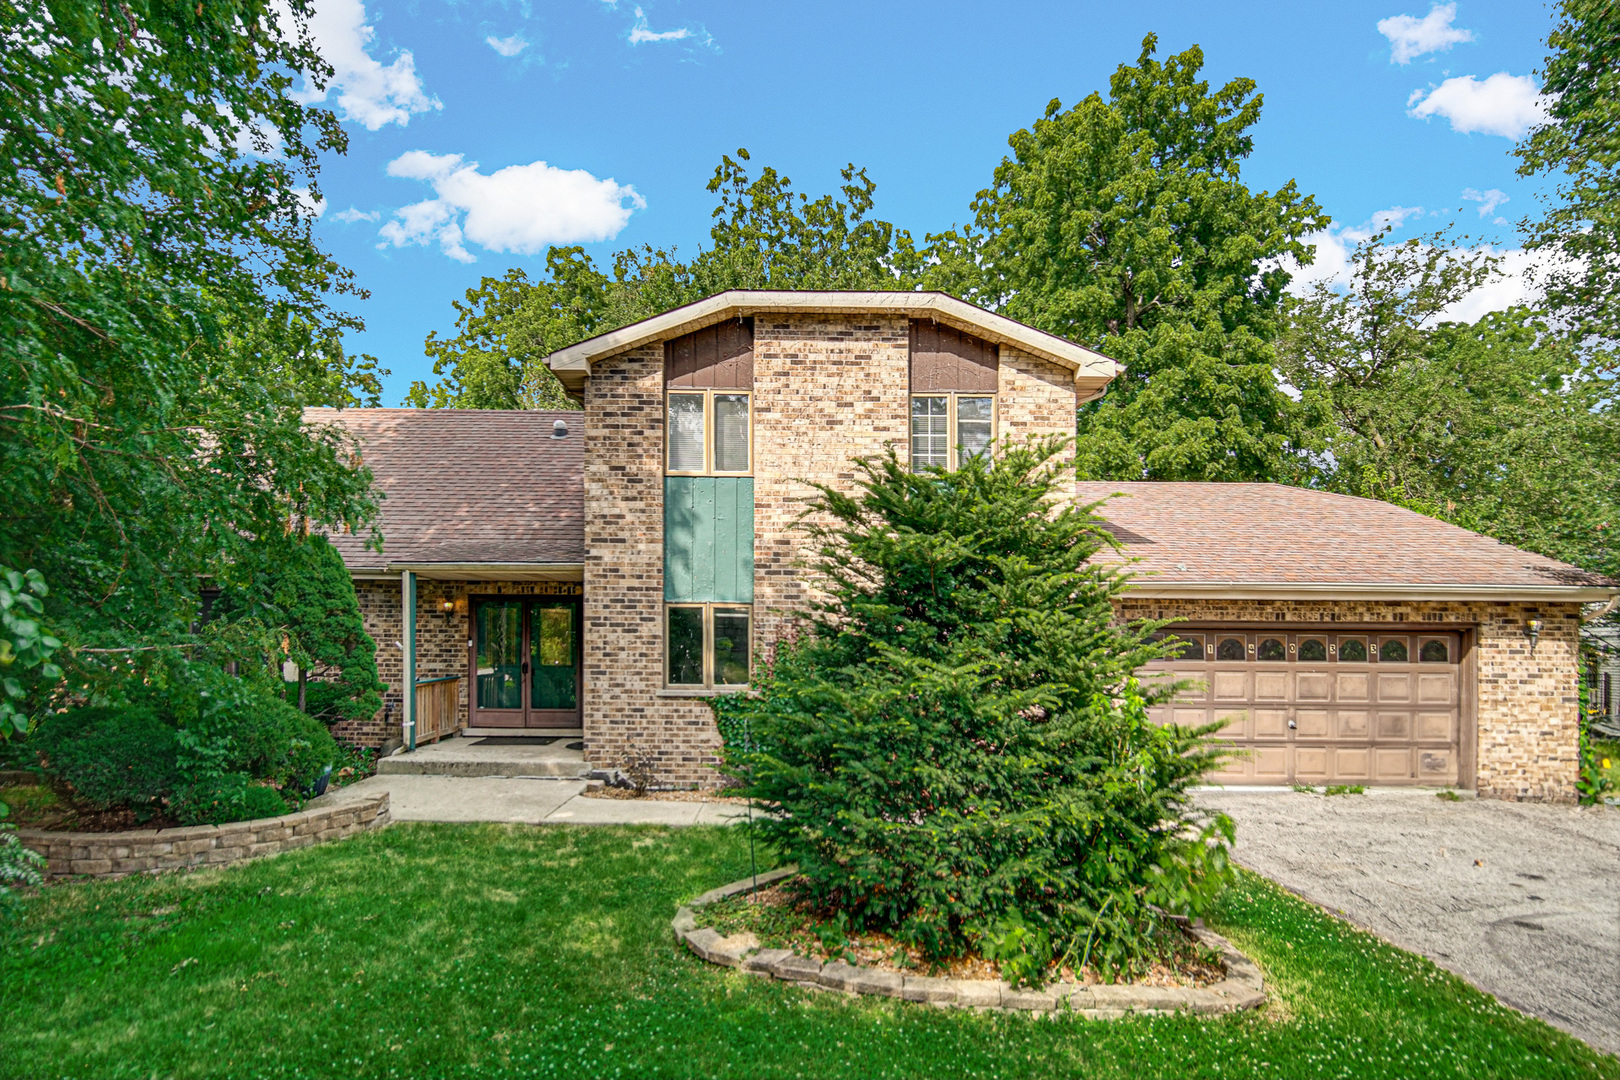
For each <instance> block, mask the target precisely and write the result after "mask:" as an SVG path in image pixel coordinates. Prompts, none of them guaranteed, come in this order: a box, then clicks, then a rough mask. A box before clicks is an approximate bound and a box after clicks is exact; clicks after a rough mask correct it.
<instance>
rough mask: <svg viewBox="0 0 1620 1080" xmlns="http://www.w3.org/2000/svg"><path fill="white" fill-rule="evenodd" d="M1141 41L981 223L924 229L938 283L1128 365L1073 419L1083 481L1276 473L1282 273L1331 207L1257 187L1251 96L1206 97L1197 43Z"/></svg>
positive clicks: (1006, 167)
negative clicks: (1170, 48) (934, 231)
mask: <svg viewBox="0 0 1620 1080" xmlns="http://www.w3.org/2000/svg"><path fill="white" fill-rule="evenodd" d="M1157 43H1158V39H1157V38H1156V37H1155V36H1153V35H1149V36H1148V38H1147V39H1146V40H1145V41H1144V42H1143V44H1142V52H1141V55H1140V57H1139V58H1138V60H1137V62H1136V64H1135V66H1131V65H1125V64H1122V65H1120V67H1119V69H1118V70H1117V71H1116V72H1115V73H1114V75H1113V77H1112V79H1111V80H1110V82H1109V87H1110V93H1109V96H1108V98H1107V99H1104V98H1103V97H1102V95H1100V94H1092V95H1091V96H1089V97H1087V98H1086V99H1085V100H1083V101H1081V102H1080V103H1079V104H1078V105H1075V106H1074V107H1072V108H1070V109H1068V110H1064V109H1063V107H1062V105H1061V103H1060V102H1058V101H1057V100H1055V99H1054V100H1053V101H1052V103H1051V104H1050V105H1048V106H1047V109H1046V114H1045V115H1044V116H1043V117H1042V118H1041V119H1040V120H1037V121H1036V122H1035V124H1034V125H1033V126H1032V127H1031V128H1029V129H1025V130H1021V131H1018V132H1015V133H1014V134H1013V135H1012V136H1011V137H1010V138H1009V139H1008V143H1009V145H1010V146H1011V148H1012V151H1013V152H1012V156H1011V157H1008V158H1005V159H1003V161H1002V162H1001V164H1000V165H998V166H997V167H996V170H995V178H994V184H993V186H991V187H990V188H988V189H986V190H984V191H981V192H980V193H979V194H978V197H977V198H976V199H975V200H974V201H973V206H972V210H973V214H974V217H973V221H972V223H971V224H970V225H969V226H968V227H966V228H964V229H961V230H952V231H950V232H947V233H945V234H943V235H941V236H937V237H930V238H929V239H930V240H931V241H932V242H933V248H932V254H933V255H934V256H935V257H936V258H937V260H938V263H937V265H936V266H934V267H932V268H931V269H930V270H929V272H928V273H927V275H926V280H927V282H928V284H929V286H930V287H933V288H940V289H943V290H945V291H947V292H951V293H955V294H957V295H959V296H962V297H965V298H967V299H970V300H973V301H974V302H976V303H978V304H981V305H983V306H985V307H988V308H990V309H992V310H996V311H1001V312H1002V313H1004V314H1006V315H1009V316H1011V317H1013V318H1015V319H1019V320H1021V321H1023V322H1026V323H1029V324H1030V325H1032V326H1036V327H1039V328H1040V329H1042V330H1046V331H1049V332H1051V333H1054V334H1059V335H1062V336H1064V337H1067V338H1070V339H1072V340H1074V341H1078V342H1081V343H1083V344H1086V345H1089V346H1091V347H1092V348H1095V349H1097V350H1098V351H1099V352H1101V353H1103V354H1105V355H1107V356H1110V357H1112V358H1114V359H1116V360H1119V361H1120V362H1121V363H1123V364H1124V366H1125V372H1124V374H1123V375H1122V376H1120V377H1119V378H1118V379H1116V380H1115V382H1114V384H1113V386H1112V387H1111V388H1110V389H1109V392H1108V395H1107V396H1106V397H1104V398H1103V399H1102V400H1101V401H1099V402H1097V403H1095V404H1092V405H1088V406H1085V407H1084V408H1082V410H1081V414H1080V436H1081V437H1080V441H1079V444H1078V455H1079V465H1080V468H1081V471H1082V475H1085V476H1090V477H1095V478H1099V479H1118V480H1139V479H1153V480H1272V479H1277V478H1279V477H1280V476H1281V475H1283V474H1284V473H1285V472H1286V471H1287V469H1286V463H1287V459H1288V457H1289V452H1290V449H1291V447H1292V445H1293V440H1294V439H1295V437H1296V434H1297V429H1298V425H1299V419H1298V417H1297V416H1296V410H1295V409H1294V406H1293V404H1292V402H1290V401H1289V399H1288V398H1287V396H1286V395H1284V394H1283V393H1282V391H1281V389H1280V388H1279V387H1278V384H1277V380H1276V378H1275V375H1274V374H1273V366H1274V360H1273V347H1272V342H1273V341H1274V339H1275V337H1276V335H1277V332H1278V308H1279V305H1280V303H1281V301H1282V296H1283V288H1284V286H1285V285H1286V284H1287V283H1288V280H1289V277H1288V274H1287V273H1286V272H1285V271H1283V270H1282V269H1280V268H1279V266H1278V260H1279V259H1280V258H1282V257H1284V256H1292V257H1293V258H1295V259H1297V260H1300V261H1302V262H1308V261H1309V259H1310V257H1311V254H1312V249H1311V248H1310V247H1309V246H1308V245H1307V244H1306V243H1305V241H1304V237H1305V235H1306V234H1307V233H1309V232H1311V231H1312V230H1314V229H1319V228H1322V227H1324V226H1325V225H1326V224H1327V222H1328V218H1327V217H1326V215H1325V214H1323V213H1322V211H1321V209H1320V208H1319V207H1318V206H1317V204H1316V201H1315V199H1314V198H1312V197H1310V196H1305V195H1301V194H1300V193H1299V191H1298V189H1297V188H1296V187H1295V185H1294V183H1293V182H1292V181H1290V182H1288V183H1287V184H1285V185H1283V187H1282V188H1280V189H1279V190H1277V191H1276V192H1265V191H1261V192H1255V191H1251V190H1250V189H1249V188H1248V187H1247V186H1246V185H1245V184H1244V183H1243V181H1242V178H1241V173H1240V169H1241V166H1242V163H1243V161H1244V159H1245V158H1247V157H1248V156H1249V154H1250V153H1251V152H1252V150H1253V147H1254V139H1253V135H1252V134H1251V131H1250V129H1251V128H1253V127H1254V125H1255V124H1256V123H1257V122H1258V121H1259V119H1260V108H1261V103H1262V98H1261V96H1260V95H1259V94H1258V93H1257V92H1256V90H1255V84H1254V81H1253V80H1251V79H1234V80H1232V81H1231V82H1229V83H1227V84H1226V85H1225V86H1223V87H1221V88H1220V89H1219V90H1216V91H1213V92H1212V91H1211V90H1210V87H1209V84H1208V83H1207V82H1205V81H1203V80H1201V79H1200V78H1199V75H1200V73H1201V71H1202V68H1203V63H1204V55H1203V52H1202V51H1201V50H1200V49H1198V48H1197V47H1196V46H1194V47H1193V48H1190V49H1188V50H1187V51H1185V52H1183V53H1180V54H1178V55H1176V56H1172V57H1170V58H1169V59H1168V60H1167V61H1165V62H1164V63H1162V64H1161V63H1160V62H1159V61H1157V60H1155V59H1154V52H1155V51H1156V48H1157Z"/></svg>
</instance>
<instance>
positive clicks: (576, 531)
mask: <svg viewBox="0 0 1620 1080" xmlns="http://www.w3.org/2000/svg"><path fill="white" fill-rule="evenodd" d="M305 417H306V419H307V420H308V421H309V422H310V423H315V424H321V423H335V424H338V425H341V426H342V427H344V428H346V429H348V430H349V431H350V432H352V433H353V434H354V435H355V436H356V437H357V438H358V439H359V441H360V450H361V455H362V457H363V458H364V460H365V463H366V464H367V465H369V466H370V467H371V471H372V473H373V474H374V475H375V477H376V487H377V490H378V491H380V492H381V493H382V494H383V496H384V498H383V500H382V534H383V550H382V553H381V554H380V555H379V554H378V553H377V552H375V551H371V550H367V549H366V548H365V547H364V542H365V537H363V536H337V537H334V538H333V543H334V545H335V546H336V547H337V549H338V550H339V551H340V552H341V553H342V555H343V560H344V562H345V563H346V564H347V565H348V567H349V569H350V570H351V571H353V570H360V569H371V568H377V567H381V566H384V565H388V564H399V563H409V564H417V563H551V564H557V563H580V562H583V561H584V560H585V477H584V464H585V454H584V445H585V424H584V414H582V413H578V412H553V411H501V410H494V409H487V410H486V409H341V410H339V409H310V410H308V411H307V412H306V414H305ZM557 420H562V421H564V422H565V423H566V424H567V425H568V437H567V438H565V439H554V438H552V427H553V422H554V421H557Z"/></svg>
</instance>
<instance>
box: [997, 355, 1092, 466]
mask: <svg viewBox="0 0 1620 1080" xmlns="http://www.w3.org/2000/svg"><path fill="white" fill-rule="evenodd" d="M1075 408H1076V403H1075V394H1074V372H1072V371H1070V370H1068V369H1067V368H1064V367H1060V366H1058V365H1057V364H1054V363H1052V362H1050V361H1048V360H1042V359H1040V358H1039V357H1036V356H1031V355H1029V354H1028V353H1025V352H1020V351H1019V350H1017V349H1015V348H1013V347H1012V346H1010V345H1003V346H1002V347H1001V373H1000V376H999V377H998V379H997V398H996V412H997V414H998V415H997V417H996V420H997V422H998V430H999V432H1000V434H1001V436H1002V437H1003V438H1007V437H1017V436H1025V437H1027V436H1031V435H1068V436H1070V437H1071V438H1072V437H1073V435H1074V430H1075V417H1074V411H1075ZM1069 456H1070V457H1072V456H1073V455H1072V454H1071V455H1069Z"/></svg>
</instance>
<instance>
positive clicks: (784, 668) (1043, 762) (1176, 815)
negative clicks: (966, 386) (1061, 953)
mask: <svg viewBox="0 0 1620 1080" xmlns="http://www.w3.org/2000/svg"><path fill="white" fill-rule="evenodd" d="M1066 447H1067V442H1066V441H1065V440H1061V439H1045V440H1038V441H1035V442H1032V443H1029V444H1010V445H1004V446H1002V447H999V448H998V449H997V450H996V452H995V454H994V455H993V456H992V457H990V458H984V459H976V460H974V461H972V462H970V463H968V464H966V465H964V466H963V467H962V468H961V469H959V470H958V471H956V472H949V473H947V472H943V471H940V470H926V471H922V472H912V471H911V470H910V469H909V468H907V467H906V465H904V464H903V463H901V462H900V461H898V460H897V459H896V458H895V456H894V455H893V453H892V451H891V452H890V453H889V455H888V456H886V457H882V458H875V459H862V460H859V461H857V463H856V485H855V487H856V493H855V494H854V495H847V494H843V493H840V492H839V491H837V490H835V489H833V488H830V487H820V488H819V495H818V497H817V498H816V499H815V500H814V501H813V502H812V503H811V505H810V508H809V514H810V515H811V516H810V518H809V521H810V527H811V529H812V534H813V535H814V537H815V538H816V542H817V544H818V549H819V558H818V561H817V563H816V570H817V572H818V575H819V579H820V580H819V588H820V589H822V590H823V591H824V593H825V594H826V596H827V597H829V599H828V600H826V601H824V602H823V603H822V604H820V605H819V606H818V609H817V611H816V612H815V614H814V616H813V618H812V619H811V621H810V624H809V629H808V633H807V634H806V635H805V636H804V637H803V638H802V639H800V640H799V641H798V642H797V643H796V644H791V645H788V646H786V647H784V648H782V649H781V650H779V651H778V653H777V655H776V658H775V662H774V665H772V666H770V668H769V670H767V671H765V672H763V673H761V674H760V675H759V677H757V678H756V679H755V680H754V681H753V685H754V690H755V692H754V693H751V694H749V695H747V696H742V695H738V696H733V697H725V698H721V699H719V700H717V701H715V702H714V708H715V712H716V715H717V716H718V717H719V720H720V724H721V731H722V733H723V734H724V735H725V736H726V740H727V748H726V760H727V765H728V768H729V769H730V770H731V771H732V772H733V773H734V774H735V775H737V776H738V777H739V778H740V779H741V780H742V781H743V782H744V783H745V784H746V785H747V787H746V790H747V792H748V793H749V794H750V795H752V796H753V797H755V798H759V799H763V800H766V801H768V802H771V803H775V804H777V805H778V806H780V807H781V809H782V813H781V814H779V815H776V816H773V817H771V818H769V819H766V820H763V821H761V822H759V823H758V824H757V825H756V827H757V828H758V829H760V831H761V832H762V834H763V835H764V836H766V837H767V838H768V839H769V840H770V841H771V842H772V843H773V844H774V845H775V846H776V847H777V848H778V849H779V850H780V851H781V852H782V853H783V855H784V857H785V858H787V859H790V860H793V861H796V862H798V864H799V866H800V869H801V872H802V873H803V875H804V877H805V880H806V882H807V885H808V888H809V890H810V898H811V899H812V900H813V901H814V902H815V903H817V904H820V905H823V906H826V907H830V908H836V909H838V910H842V911H845V912H847V913H848V914H849V917H850V921H851V924H852V925H854V926H856V927H860V928H868V929H882V930H884V931H886V932H890V933H892V934H893V935H894V936H895V937H897V938H898V939H900V940H901V941H904V942H906V943H908V944H913V945H917V946H918V947H920V948H922V949H923V951H924V953H925V954H926V955H928V956H930V957H942V956H952V955H957V954H959V953H961V952H962V951H964V950H965V949H967V948H968V947H969V946H970V945H972V944H973V943H974V942H975V941H978V940H982V939H986V938H991V937H994V936H995V935H997V934H1001V935H1002V936H1005V929H1004V928H1005V927H1006V926H1007V925H1010V922H1009V921H1010V920H1014V919H1017V920H1020V921H1021V922H1022V923H1023V924H1025V925H1027V926H1028V927H1029V928H1030V930H1031V932H1032V933H1033V932H1034V931H1037V930H1038V931H1040V932H1041V933H1044V934H1045V935H1047V938H1048V939H1049V940H1050V941H1051V942H1052V943H1053V944H1054V946H1055V947H1058V948H1059V949H1060V950H1061V949H1068V950H1069V951H1070V952H1071V953H1072V956H1071V960H1072V959H1077V958H1078V957H1079V956H1080V952H1081V949H1082V948H1085V947H1087V944H1088V943H1089V946H1090V949H1091V953H1090V955H1091V956H1092V958H1093V959H1094V960H1095V961H1097V962H1098V966H1099V967H1103V968H1106V969H1107V970H1110V971H1121V970H1132V969H1133V968H1135V967H1137V966H1138V965H1139V964H1140V963H1141V962H1142V961H1143V959H1144V958H1145V957H1147V956H1149V955H1152V954H1153V953H1155V952H1157V951H1159V950H1160V949H1162V948H1164V947H1166V944H1167V942H1168V941H1169V940H1171V938H1173V934H1172V933H1171V932H1170V931H1169V930H1168V928H1167V926H1166V924H1165V923H1164V922H1163V920H1162V919H1161V917H1160V911H1161V909H1170V910H1175V911H1189V912H1201V911H1203V910H1205V909H1206V908H1207V907H1208V904H1209V903H1210V902H1212V901H1213V899H1214V897H1215V895H1216V894H1218V891H1219V888H1220V886H1221V884H1222V883H1223V882H1224V880H1225V879H1226V874H1227V862H1226V849H1225V842H1228V841H1229V840H1230V837H1231V833H1230V823H1229V822H1227V821H1225V820H1224V819H1218V820H1216V821H1213V822H1209V823H1204V822H1202V821H1201V820H1199V819H1198V818H1197V817H1196V815H1195V814H1194V812H1193V810H1192V808H1191V806H1190V804H1189V802H1188V799H1187V789H1188V788H1189V787H1190V786H1191V785H1192V784H1194V783H1196V782H1197V781H1198V779H1199V778H1200V777H1201V776H1203V775H1204V774H1205V773H1206V772H1207V771H1208V770H1209V769H1211V768H1212V767H1213V766H1214V765H1215V763H1216V762H1217V760H1218V758H1219V752H1218V751H1217V750H1215V749H1214V748H1213V745H1212V744H1210V743H1209V742H1207V741H1206V736H1207V735H1208V734H1209V732H1210V731H1212V730H1213V728H1211V729H1209V730H1196V731H1193V730H1184V729H1180V728H1176V727H1173V726H1165V727H1160V726H1157V725H1154V724H1152V723H1150V722H1149V720H1148V717H1147V712H1146V705H1147V703H1148V701H1149V700H1152V699H1155V698H1158V697H1160V696H1162V695H1163V694H1165V693H1168V692H1169V688H1168V687H1154V688H1145V687H1142V686H1141V685H1139V684H1138V683H1137V681H1136V679H1135V678H1134V676H1133V674H1132V673H1133V672H1134V671H1136V669H1137V668H1139V667H1140V666H1141V665H1142V664H1143V663H1144V662H1146V661H1147V660H1149V659H1151V658H1154V657H1156V656H1162V655H1166V649H1167V647H1166V646H1165V645H1163V644H1160V643H1157V642H1154V641H1153V640H1151V639H1150V638H1149V636H1148V634H1149V632H1150V631H1151V630H1152V629H1153V627H1151V626H1146V625H1134V626H1120V625H1117V624H1116V623H1115V621H1114V618H1113V609H1112V607H1111V605H1110V600H1111V599H1112V598H1113V597H1115V596H1117V595H1118V593H1119V591H1120V590H1121V589H1122V588H1123V587H1124V583H1125V575H1124V574H1123V573H1122V571H1121V570H1120V569H1119V567H1118V565H1117V563H1111V562H1107V561H1100V560H1097V559H1095V558H1094V556H1098V555H1099V554H1102V553H1104V551H1105V549H1106V548H1107V547H1108V545H1109V543H1110V541H1109V539H1108V534H1107V533H1106V532H1104V531H1103V529H1102V528H1101V525H1100V520H1099V518H1098V517H1097V516H1096V514H1095V507H1079V506H1074V505H1070V504H1068V503H1067V502H1065V503H1064V504H1062V505H1060V506H1057V507H1054V505H1053V502H1052V500H1053V498H1054V497H1061V496H1062V495H1063V494H1064V493H1065V491H1066V490H1067V489H1068V481H1066V480H1065V477H1066V476H1072V472H1069V471H1068V470H1067V468H1066V466H1065V465H1064V463H1063V460H1062V459H1063V457H1064V454H1065V451H1066ZM740 736H741V737H740ZM998 926H999V927H1002V928H1003V929H1001V930H998V929H996V928H997V927H998Z"/></svg>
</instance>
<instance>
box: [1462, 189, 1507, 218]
mask: <svg viewBox="0 0 1620 1080" xmlns="http://www.w3.org/2000/svg"><path fill="white" fill-rule="evenodd" d="M1462 197H1463V198H1465V199H1467V200H1468V201H1469V202H1477V203H1479V216H1480V217H1484V216H1485V215H1486V214H1489V213H1490V212H1491V211H1493V210H1495V209H1496V208H1497V207H1498V206H1501V205H1502V204H1503V203H1505V202H1507V201H1508V197H1507V195H1506V193H1505V192H1501V191H1498V190H1497V189H1496V188H1491V189H1490V190H1489V191H1480V190H1479V189H1478V188H1463V193H1462ZM1496 220H1497V223H1499V224H1506V222H1504V221H1503V220H1502V219H1501V218H1497V219H1496Z"/></svg>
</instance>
